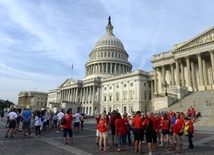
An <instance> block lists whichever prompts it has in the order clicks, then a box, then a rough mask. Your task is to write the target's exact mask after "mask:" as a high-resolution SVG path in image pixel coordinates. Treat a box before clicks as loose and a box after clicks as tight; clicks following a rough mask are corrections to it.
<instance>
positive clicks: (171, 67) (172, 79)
mask: <svg viewBox="0 0 214 155" xmlns="http://www.w3.org/2000/svg"><path fill="white" fill-rule="evenodd" d="M170 70H171V81H172V86H174V85H175V76H174V66H173V63H172V64H171V65H170Z"/></svg>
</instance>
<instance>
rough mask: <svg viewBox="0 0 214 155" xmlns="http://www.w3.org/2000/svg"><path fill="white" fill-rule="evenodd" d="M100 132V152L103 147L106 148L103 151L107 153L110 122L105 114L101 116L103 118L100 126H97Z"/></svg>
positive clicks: (99, 123)
mask: <svg viewBox="0 0 214 155" xmlns="http://www.w3.org/2000/svg"><path fill="white" fill-rule="evenodd" d="M97 128H98V130H99V135H100V136H99V137H100V140H99V146H100V151H101V150H102V145H103V146H104V148H103V151H107V137H108V133H107V130H108V121H107V119H106V114H105V113H103V114H102V115H101V118H100V120H99V122H98V126H97Z"/></svg>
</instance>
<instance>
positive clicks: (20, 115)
mask: <svg viewBox="0 0 214 155" xmlns="http://www.w3.org/2000/svg"><path fill="white" fill-rule="evenodd" d="M6 116H7V121H6V124H5V127H6V128H8V129H7V131H6V134H5V138H8V137H9V138H14V134H16V133H17V132H22V133H23V135H24V137H27V136H30V135H31V133H32V132H35V134H36V138H39V137H41V133H42V132H44V133H45V132H47V131H51V130H52V129H56V132H57V133H61V132H62V134H63V137H64V143H65V144H67V133H68V134H69V137H70V138H71V141H70V142H71V144H73V140H72V136H73V130H72V122H74V132H75V133H79V130H80V129H83V123H84V114H81V115H80V114H79V113H78V112H76V113H75V114H74V115H72V109H70V108H69V109H68V110H67V111H66V112H64V110H63V109H62V110H61V111H59V112H58V111H57V112H56V113H53V112H52V111H49V112H48V111H47V110H36V111H34V112H32V111H31V109H29V108H24V109H23V111H22V109H20V108H17V109H15V108H12V109H11V110H10V111H9V112H8V113H7V115H6ZM3 117H4V115H1V120H3ZM62 120H64V122H62ZM32 129H34V131H32Z"/></svg>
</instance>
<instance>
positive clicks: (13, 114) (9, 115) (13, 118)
mask: <svg viewBox="0 0 214 155" xmlns="http://www.w3.org/2000/svg"><path fill="white" fill-rule="evenodd" d="M7 116H8V117H9V120H15V119H16V118H17V113H15V112H13V111H11V112H10V113H9V114H7Z"/></svg>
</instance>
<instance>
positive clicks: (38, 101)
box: [16, 91, 48, 111]
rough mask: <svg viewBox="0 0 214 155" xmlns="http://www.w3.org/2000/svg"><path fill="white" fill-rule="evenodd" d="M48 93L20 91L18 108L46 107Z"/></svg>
mask: <svg viewBox="0 0 214 155" xmlns="http://www.w3.org/2000/svg"><path fill="white" fill-rule="evenodd" d="M47 98H48V93H45V92H37V91H22V92H20V93H19V99H18V105H16V108H30V109H32V110H33V111H34V110H41V109H46V107H47Z"/></svg>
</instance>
